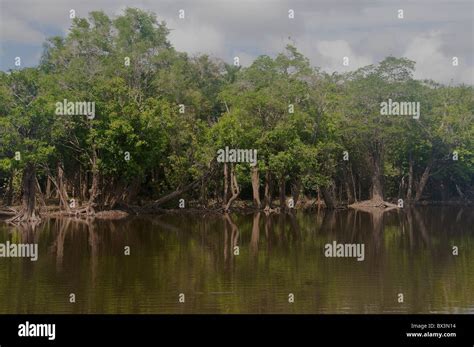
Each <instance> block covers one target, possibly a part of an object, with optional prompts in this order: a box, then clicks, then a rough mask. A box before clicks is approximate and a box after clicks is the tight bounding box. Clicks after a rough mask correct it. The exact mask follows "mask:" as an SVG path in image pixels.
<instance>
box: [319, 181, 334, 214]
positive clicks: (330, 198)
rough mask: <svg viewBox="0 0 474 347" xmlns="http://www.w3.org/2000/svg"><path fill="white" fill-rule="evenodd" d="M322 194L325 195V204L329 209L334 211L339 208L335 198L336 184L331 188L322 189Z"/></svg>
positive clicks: (332, 184)
mask: <svg viewBox="0 0 474 347" xmlns="http://www.w3.org/2000/svg"><path fill="white" fill-rule="evenodd" d="M321 193H322V194H323V199H324V203H325V204H326V207H327V208H328V209H334V208H336V206H337V203H336V198H335V196H334V183H331V185H330V186H329V187H321Z"/></svg>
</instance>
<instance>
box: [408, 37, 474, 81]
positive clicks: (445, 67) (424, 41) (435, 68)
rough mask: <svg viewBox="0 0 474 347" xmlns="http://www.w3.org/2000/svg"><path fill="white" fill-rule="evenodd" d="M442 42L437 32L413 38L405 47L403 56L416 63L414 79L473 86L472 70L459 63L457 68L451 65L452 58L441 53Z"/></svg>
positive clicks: (462, 62)
mask: <svg viewBox="0 0 474 347" xmlns="http://www.w3.org/2000/svg"><path fill="white" fill-rule="evenodd" d="M442 45H443V42H442V40H441V34H440V33H439V32H432V33H429V34H424V35H420V36H417V37H415V38H414V39H413V40H412V41H411V43H410V44H409V45H408V46H407V48H406V51H405V53H404V56H405V57H407V58H408V59H411V60H413V61H415V62H416V67H415V78H419V79H433V80H435V81H440V82H445V83H449V82H450V81H457V82H464V83H469V84H473V82H474V75H473V73H474V70H473V68H472V67H469V66H467V65H466V63H467V62H466V61H462V59H461V60H460V61H459V66H456V67H454V66H453V65H452V58H453V57H452V56H447V55H446V54H444V53H442V51H441V48H442Z"/></svg>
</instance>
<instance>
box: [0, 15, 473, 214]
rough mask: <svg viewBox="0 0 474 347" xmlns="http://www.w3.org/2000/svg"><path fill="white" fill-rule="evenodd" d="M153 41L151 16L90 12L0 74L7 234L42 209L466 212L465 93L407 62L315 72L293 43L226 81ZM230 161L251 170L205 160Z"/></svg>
mask: <svg viewBox="0 0 474 347" xmlns="http://www.w3.org/2000/svg"><path fill="white" fill-rule="evenodd" d="M168 35H169V29H168V28H167V27H166V24H165V23H160V22H158V21H157V19H156V16H155V15H154V14H153V13H149V12H145V11H142V10H138V9H132V8H128V9H126V10H125V11H124V12H123V14H122V15H120V16H118V17H116V18H113V19H112V18H109V17H108V16H107V15H105V14H104V13H103V12H91V13H90V15H89V18H88V19H85V18H76V19H74V21H73V24H72V26H71V28H70V31H69V33H68V35H67V36H66V37H52V38H50V39H48V41H47V42H46V43H45V48H44V53H43V55H42V58H41V61H40V63H39V65H38V66H37V67H35V68H23V69H19V70H11V71H9V72H0V134H1V138H0V194H1V195H0V196H1V200H2V203H3V205H4V206H5V207H4V208H3V213H5V214H11V218H12V219H11V221H14V222H29V221H34V220H38V219H39V218H40V217H41V215H42V214H45V211H47V210H48V208H47V206H48V205H51V204H57V207H58V209H59V210H60V211H61V212H62V213H64V214H71V215H77V214H81V215H82V214H84V215H94V214H95V213H96V212H97V211H101V210H112V209H117V208H119V209H120V208H124V209H127V208H131V209H134V208H135V209H136V208H143V209H145V210H147V211H148V210H149V211H151V210H153V209H157V208H162V207H165V208H179V207H186V208H188V207H193V208H202V209H213V210H217V211H222V212H227V211H230V210H231V209H232V208H233V207H236V206H238V207H241V206H245V207H249V208H254V209H265V210H267V211H269V210H270V211H271V210H279V211H282V210H286V209H289V208H292V207H293V206H294V207H296V208H298V207H300V206H303V205H308V204H307V202H308V201H310V202H311V201H313V200H312V199H315V200H316V201H318V200H319V199H321V200H322V201H324V204H325V205H326V207H327V208H331V209H332V208H337V207H339V206H346V205H349V204H353V203H355V202H360V201H369V202H368V203H367V204H366V205H367V206H382V205H383V206H389V205H390V204H389V202H396V201H397V200H398V199H402V200H403V201H404V202H405V203H407V204H410V203H420V202H423V201H442V202H448V201H456V202H458V203H465V204H468V203H470V202H471V200H472V198H473V196H474V189H473V177H474V175H473V173H474V156H473V152H474V146H473V138H474V125H473V124H474V123H473V110H474V102H473V101H474V99H473V95H474V93H473V87H472V86H467V85H442V84H439V83H435V82H433V81H430V80H424V81H420V80H416V79H414V77H413V75H414V71H415V62H413V61H410V60H408V59H406V58H395V57H387V58H386V59H384V60H383V61H381V62H380V63H378V64H375V65H369V66H366V67H363V68H360V69H358V70H356V71H353V72H348V73H332V74H329V73H327V72H324V71H322V70H321V69H319V68H316V67H313V66H311V64H310V62H309V60H308V59H307V58H306V57H305V56H303V55H302V54H301V53H300V52H299V51H298V50H297V49H296V47H294V46H292V45H288V46H287V47H286V48H285V49H284V51H283V52H282V53H280V54H278V55H277V56H276V57H274V58H272V57H269V56H265V55H263V56H259V57H258V58H256V59H255V61H254V62H253V63H252V64H251V65H250V66H248V67H241V66H236V65H234V63H233V62H232V64H229V63H226V62H224V61H222V60H220V59H218V58H213V57H210V56H208V55H197V56H192V57H190V56H189V55H188V54H187V53H184V52H178V51H176V50H175V49H174V48H173V46H172V44H171V42H170V41H169V40H168ZM447 64H448V65H449V64H450V62H447ZM453 68H454V67H453ZM433 77H435V76H433ZM68 102H70V103H71V105H69V104H68ZM59 105H61V108H60V109H59ZM69 106H71V107H69ZM229 148H231V149H238V150H242V151H248V152H247V153H249V154H251V153H255V159H257V158H258V160H256V162H255V165H253V164H254V163H249V162H237V161H236V160H229V158H228V154H226V156H225V157H226V158H227V160H224V162H222V160H218V153H220V152H219V151H224V150H225V149H229ZM253 151H255V152H253ZM226 153H227V152H226ZM257 154H258V156H257ZM250 159H251V158H250ZM180 199H183V200H180ZM289 199H291V201H292V205H290V206H289V204H288V201H289ZM237 202H239V204H237Z"/></svg>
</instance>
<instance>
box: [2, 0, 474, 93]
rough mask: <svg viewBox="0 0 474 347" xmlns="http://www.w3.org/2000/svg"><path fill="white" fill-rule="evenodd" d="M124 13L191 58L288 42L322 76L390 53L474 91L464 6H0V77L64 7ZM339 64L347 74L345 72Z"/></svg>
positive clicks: (65, 19) (19, 1)
mask: <svg viewBox="0 0 474 347" xmlns="http://www.w3.org/2000/svg"><path fill="white" fill-rule="evenodd" d="M125 7H138V8H142V9H146V10H150V11H153V12H155V13H156V14H157V16H158V18H159V19H160V20H164V21H166V23H167V24H168V27H169V28H171V29H172V31H171V34H170V41H171V43H172V44H173V45H174V46H175V47H176V48H177V49H178V50H181V51H186V52H188V53H190V54H191V55H194V54H199V53H206V54H210V55H212V56H215V57H218V58H221V59H224V60H226V61H229V62H231V61H232V58H233V57H234V56H236V55H237V56H239V57H240V61H241V63H242V64H243V65H247V64H249V63H250V62H251V61H252V60H253V59H254V58H255V57H256V56H257V55H259V54H268V55H275V54H277V53H278V52H280V51H282V49H283V48H284V47H285V45H286V44H287V43H290V42H291V43H293V44H295V45H296V46H297V47H298V49H299V50H300V51H301V52H302V53H304V54H305V55H306V56H307V57H309V58H310V61H311V62H312V64H313V65H314V66H319V67H321V68H323V69H324V70H326V71H347V70H354V69H357V68H359V67H361V66H364V65H367V64H371V63H376V62H378V61H380V60H381V59H383V58H384V57H386V56H389V55H392V56H397V57H398V56H403V57H407V58H409V59H412V60H415V61H416V63H417V65H416V77H417V78H430V79H434V80H435V81H439V82H443V83H453V84H458V83H467V84H474V59H473V57H474V44H473V42H474V1H471V0H446V1H440V0H430V1H428V0H414V1H389V0H377V1H376V0H372V1H355V0H354V1H349V0H343V1H334V0H333V1H329V0H325V1H318V0H316V1H305V0H303V1H301V0H300V1H297V0H293V1H290V0H260V1H251V0H232V1H231V0H220V1H218V0H205V1H203V0H194V1H191V0H186V1H171V0H153V1H150V0H146V1H130V0H127V1H112V0H93V1H91V0H84V1H82V0H81V1H78V0H0V42H1V45H0V69H1V70H4V71H6V70H8V69H11V68H14V58H15V57H17V56H20V57H21V59H22V66H33V65H36V64H37V63H38V61H39V59H40V56H41V52H42V45H43V42H44V41H45V39H46V38H47V37H50V36H54V35H66V33H67V31H68V28H69V25H70V18H69V10H70V9H74V10H75V11H76V14H77V16H79V17H87V14H88V12H90V11H93V10H103V11H105V12H106V13H107V14H108V15H110V16H115V15H117V14H119V13H120V12H121V11H122V10H123V9H124V8H125ZM180 9H184V10H185V16H186V18H185V19H184V20H183V19H179V18H178V11H179V10H180ZM289 9H293V10H294V11H295V18H294V19H289V18H288V10H289ZM399 9H402V10H403V12H404V18H403V19H399V18H398V17H397V15H398V10H399ZM344 56H347V57H349V66H343V64H342V58H343V57H344ZM453 56H456V57H458V58H459V66H457V67H453V66H452V57H453Z"/></svg>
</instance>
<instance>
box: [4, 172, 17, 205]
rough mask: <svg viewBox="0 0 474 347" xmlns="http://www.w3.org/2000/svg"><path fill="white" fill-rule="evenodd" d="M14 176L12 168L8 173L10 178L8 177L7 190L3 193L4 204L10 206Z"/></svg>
mask: <svg viewBox="0 0 474 347" xmlns="http://www.w3.org/2000/svg"><path fill="white" fill-rule="evenodd" d="M14 177H15V170H12V171H11V173H10V178H9V179H8V186H7V191H6V193H5V205H7V206H11V205H12V203H13V178H14Z"/></svg>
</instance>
